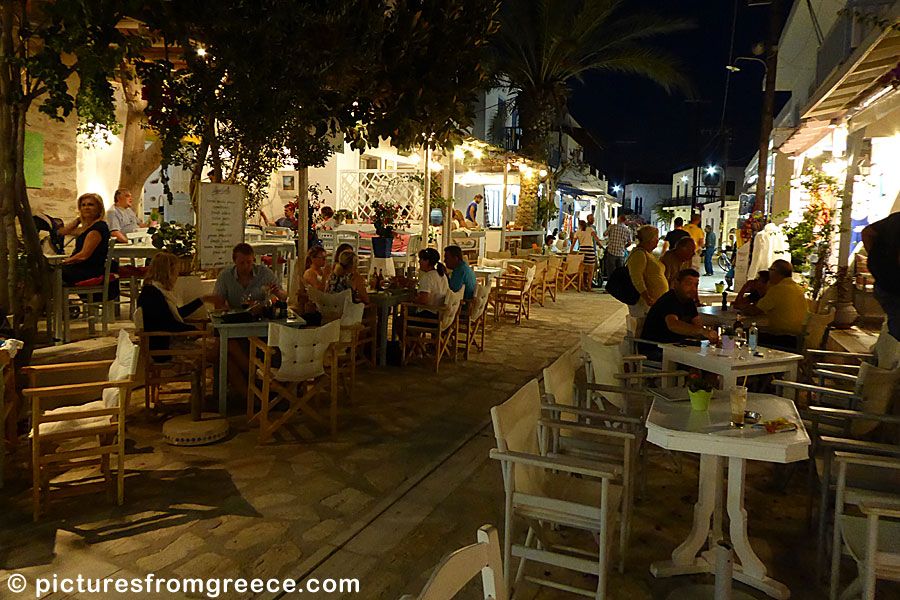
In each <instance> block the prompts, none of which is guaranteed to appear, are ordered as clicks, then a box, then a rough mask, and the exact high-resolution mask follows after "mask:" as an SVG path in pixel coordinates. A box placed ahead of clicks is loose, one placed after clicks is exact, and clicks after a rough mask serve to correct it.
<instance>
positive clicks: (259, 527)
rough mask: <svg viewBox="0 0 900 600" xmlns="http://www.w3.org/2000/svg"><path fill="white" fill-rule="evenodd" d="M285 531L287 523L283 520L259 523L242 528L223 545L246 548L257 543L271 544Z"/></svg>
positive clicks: (240, 548)
mask: <svg viewBox="0 0 900 600" xmlns="http://www.w3.org/2000/svg"><path fill="white" fill-rule="evenodd" d="M285 531H286V528H285V524H284V523H281V522H275V523H265V522H264V523H257V524H256V525H251V526H250V527H248V528H246V529H241V530H240V531H239V532H238V533H237V534H236V535H235V536H234V537H232V538H231V539H230V540H228V541H227V542H225V544H223V546H224V547H225V548H226V549H228V550H245V549H247V548H250V547H251V546H255V545H257V544H263V543H265V544H270V543H272V542H274V541H276V540H277V539H278V538H280V537H282V536H283V535H284V533H285Z"/></svg>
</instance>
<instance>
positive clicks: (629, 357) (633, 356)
mask: <svg viewBox="0 0 900 600" xmlns="http://www.w3.org/2000/svg"><path fill="white" fill-rule="evenodd" d="M622 360H623V361H624V362H636V361H640V360H647V357H646V356H644V355H643V354H626V355H624V356H623V357H622Z"/></svg>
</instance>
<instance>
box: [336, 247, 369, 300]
mask: <svg viewBox="0 0 900 600" xmlns="http://www.w3.org/2000/svg"><path fill="white" fill-rule="evenodd" d="M357 262H358V261H357V258H356V253H355V252H354V251H353V250H344V251H343V252H341V253H340V254H339V255H338V257H337V260H336V261H335V265H334V270H333V271H332V272H331V276H330V277H329V278H328V284H327V285H326V286H325V291H326V292H327V293H329V294H336V293H338V292H343V291H344V290H352V291H353V301H354V302H362V303H363V304H368V303H369V294H368V292H366V280H365V279H363V276H362V275H360V274H359V269H358V268H357Z"/></svg>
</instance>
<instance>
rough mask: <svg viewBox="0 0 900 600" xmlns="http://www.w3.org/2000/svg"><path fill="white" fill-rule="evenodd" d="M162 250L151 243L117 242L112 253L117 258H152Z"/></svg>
mask: <svg viewBox="0 0 900 600" xmlns="http://www.w3.org/2000/svg"><path fill="white" fill-rule="evenodd" d="M160 252H162V250H160V249H159V248H157V247H156V246H152V245H150V244H116V245H115V246H113V247H112V255H113V257H115V258H130V259H136V258H144V259H147V260H150V259H152V258H153V257H154V256H156V255H157V254H159V253H160Z"/></svg>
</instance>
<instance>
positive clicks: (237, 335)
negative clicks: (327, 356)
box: [210, 315, 306, 416]
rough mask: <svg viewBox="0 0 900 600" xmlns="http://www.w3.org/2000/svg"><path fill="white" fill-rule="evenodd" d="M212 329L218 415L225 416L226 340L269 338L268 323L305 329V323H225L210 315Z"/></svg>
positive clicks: (271, 320) (261, 321) (280, 320)
mask: <svg viewBox="0 0 900 600" xmlns="http://www.w3.org/2000/svg"><path fill="white" fill-rule="evenodd" d="M210 320H211V321H212V326H213V329H214V330H215V332H216V334H217V335H218V336H219V366H218V368H217V369H216V380H217V382H218V383H217V392H216V393H217V395H218V398H219V414H220V415H222V416H224V415H225V414H226V408H227V399H228V340H230V339H232V338H234V339H247V338H251V337H259V338H266V337H268V336H269V323H281V324H282V325H288V326H290V327H305V326H306V321H304V320H303V319H301V318H299V317H298V318H294V319H259V320H256V321H250V322H249V323H226V322H225V321H224V320H222V317H221V316H220V315H210Z"/></svg>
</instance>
